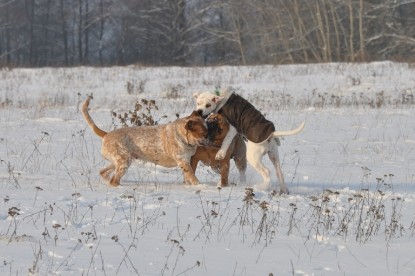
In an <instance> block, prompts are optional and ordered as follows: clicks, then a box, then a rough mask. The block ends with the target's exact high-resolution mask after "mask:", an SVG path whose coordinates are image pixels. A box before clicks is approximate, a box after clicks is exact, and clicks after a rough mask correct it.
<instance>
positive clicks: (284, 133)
mask: <svg viewBox="0 0 415 276" xmlns="http://www.w3.org/2000/svg"><path fill="white" fill-rule="evenodd" d="M304 126H305V122H302V123H301V125H300V126H299V127H297V128H296V129H293V130H277V131H274V132H273V133H272V134H271V136H273V137H275V138H278V137H282V136H291V135H296V134H298V133H300V132H301V131H302V130H303V129H304Z"/></svg>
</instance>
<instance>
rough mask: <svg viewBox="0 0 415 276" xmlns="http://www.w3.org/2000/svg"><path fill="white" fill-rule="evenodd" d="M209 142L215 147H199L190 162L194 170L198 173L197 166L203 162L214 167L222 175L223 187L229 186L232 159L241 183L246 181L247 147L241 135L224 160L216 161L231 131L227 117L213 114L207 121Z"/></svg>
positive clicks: (233, 143) (221, 182) (236, 137)
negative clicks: (217, 154)
mask: <svg viewBox="0 0 415 276" xmlns="http://www.w3.org/2000/svg"><path fill="white" fill-rule="evenodd" d="M206 120H207V124H208V131H209V140H210V143H211V144H213V145H214V146H213V147H211V146H204V147H197V150H196V153H195V155H193V156H192V159H191V161H190V163H191V166H192V169H193V171H194V172H196V168H197V164H198V162H199V161H202V163H203V164H205V165H207V166H210V167H212V169H213V170H215V171H216V172H218V173H220V175H221V180H220V184H221V186H222V187H224V186H228V176H229V167H230V159H233V160H234V161H235V165H236V167H237V168H238V170H239V173H240V177H241V181H242V182H244V181H245V171H246V145H245V142H244V140H243V138H242V136H241V135H239V134H237V135H236V136H235V138H234V139H233V141H232V143H231V145H230V146H229V148H228V151H227V152H226V156H225V158H224V159H222V160H216V159H215V156H216V153H217V152H218V151H219V149H220V147H221V145H222V142H223V139H224V138H225V136H226V134H227V133H228V130H229V123H228V121H227V120H226V118H225V117H223V116H222V115H220V114H212V115H210V116H209V117H208V118H207V119H206Z"/></svg>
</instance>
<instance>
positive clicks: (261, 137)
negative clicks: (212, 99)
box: [217, 91, 275, 143]
mask: <svg viewBox="0 0 415 276" xmlns="http://www.w3.org/2000/svg"><path fill="white" fill-rule="evenodd" d="M228 93H229V94H228ZM225 94H227V95H225V96H224V98H225V101H224V103H222V104H221V106H219V109H218V111H217V113H219V114H221V115H223V116H225V117H226V118H227V119H228V121H229V123H230V124H231V125H233V126H234V127H235V128H236V130H237V131H238V133H240V134H242V135H243V136H245V137H246V138H247V139H248V140H249V141H251V142H254V143H261V142H263V141H265V140H266V139H268V138H269V137H270V135H271V134H272V133H273V132H274V131H275V126H274V123H272V122H271V121H268V120H267V119H266V118H265V117H264V115H262V113H261V112H260V111H259V110H257V109H256V108H255V107H254V106H253V105H252V104H251V103H249V102H248V101H247V100H245V99H244V98H242V97H241V96H239V95H237V94H235V93H234V92H233V91H225ZM226 99H227V100H226Z"/></svg>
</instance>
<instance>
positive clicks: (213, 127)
mask: <svg viewBox="0 0 415 276" xmlns="http://www.w3.org/2000/svg"><path fill="white" fill-rule="evenodd" d="M206 124H207V128H208V138H209V142H212V143H220V144H222V141H223V139H224V138H225V136H226V134H227V133H228V130H229V123H228V121H227V120H226V118H225V117H223V116H222V115H220V114H211V115H209V116H208V117H207V118H206Z"/></svg>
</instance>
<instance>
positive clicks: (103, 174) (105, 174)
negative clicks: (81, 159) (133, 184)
mask: <svg viewBox="0 0 415 276" xmlns="http://www.w3.org/2000/svg"><path fill="white" fill-rule="evenodd" d="M114 170H115V166H114V164H112V163H111V164H110V165H109V166H107V167H105V168H103V169H102V170H100V171H99V174H100V175H101V177H102V178H103V179H104V180H105V181H107V182H109V181H110V174H111V173H112V172H113V171H114Z"/></svg>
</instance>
